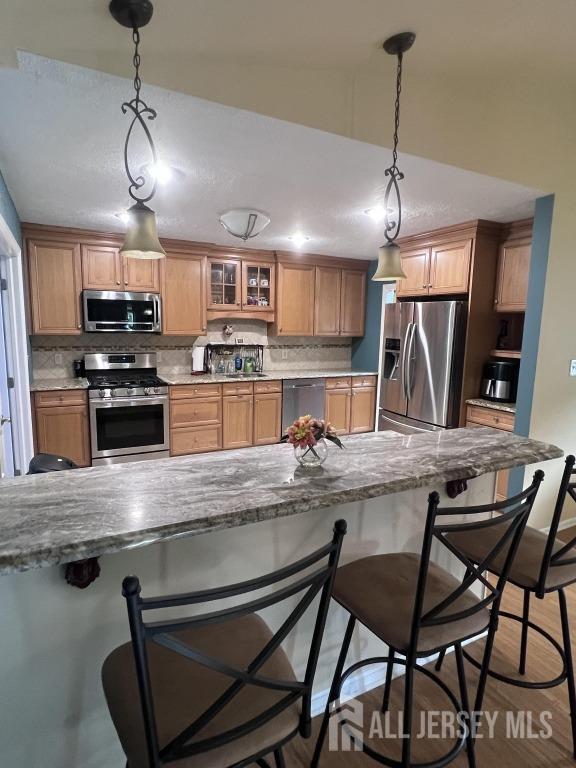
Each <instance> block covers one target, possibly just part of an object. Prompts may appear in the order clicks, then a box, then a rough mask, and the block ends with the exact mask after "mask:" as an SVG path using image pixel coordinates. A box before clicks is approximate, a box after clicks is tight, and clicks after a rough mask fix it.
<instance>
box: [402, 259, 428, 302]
mask: <svg viewBox="0 0 576 768" xmlns="http://www.w3.org/2000/svg"><path fill="white" fill-rule="evenodd" d="M402 269H403V270H404V274H405V275H406V277H405V278H404V279H402V280H398V282H397V286H396V295H397V296H427V295H428V282H429V280H428V278H429V275H430V248H417V249H415V250H411V251H403V252H402Z"/></svg>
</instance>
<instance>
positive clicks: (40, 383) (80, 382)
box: [30, 379, 88, 392]
mask: <svg viewBox="0 0 576 768" xmlns="http://www.w3.org/2000/svg"><path fill="white" fill-rule="evenodd" d="M53 389H88V379H36V380H35V381H31V382H30V392H49V391H50V390H53Z"/></svg>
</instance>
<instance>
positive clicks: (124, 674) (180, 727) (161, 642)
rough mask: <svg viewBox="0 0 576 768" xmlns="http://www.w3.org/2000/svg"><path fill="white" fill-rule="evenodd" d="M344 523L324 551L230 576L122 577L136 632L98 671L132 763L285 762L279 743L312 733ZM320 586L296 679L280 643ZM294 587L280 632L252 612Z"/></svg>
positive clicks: (215, 766)
mask: <svg viewBox="0 0 576 768" xmlns="http://www.w3.org/2000/svg"><path fill="white" fill-rule="evenodd" d="M345 533H346V523H345V522H344V521H343V520H338V521H337V522H336V524H335V526H334V535H333V538H332V541H331V542H329V543H328V544H326V545H325V546H323V547H322V548H320V549H318V550H317V551H316V552H313V553H312V554H310V555H308V556H307V557H304V558H303V559H301V560H299V561H298V562H295V563H293V564H291V565H288V566H285V567H284V568H281V569H280V570H278V571H275V572H273V573H269V574H267V575H266V576H263V577H260V578H255V579H251V580H249V581H245V582H242V583H238V584H234V585H232V586H227V587H218V588H215V589H207V590H203V591H200V592H190V593H187V594H178V595H170V596H166V597H148V598H142V597H141V596H140V583H139V581H138V579H137V578H136V577H135V576H128V577H127V578H125V579H124V581H123V583H122V594H123V595H124V597H125V598H126V603H127V607H128V619H129V623H130V634H131V638H132V641H131V642H130V643H126V644H124V645H122V646H120V647H118V648H116V649H115V650H114V651H112V653H111V654H110V655H109V656H108V657H107V659H106V660H105V662H104V665H103V667H102V682H103V686H104V693H105V696H106V701H107V703H108V708H109V710H110V714H111V716H112V720H113V722H114V725H115V727H116V731H117V733H118V737H119V739H120V742H121V744H122V748H123V749H124V753H125V754H126V757H127V764H126V765H127V768H159V766H163V765H172V764H174V765H176V766H178V768H200V767H201V768H224V766H230V767H232V766H234V768H240V766H247V765H249V764H251V763H256V764H257V765H259V766H262V767H263V768H268V763H267V762H266V760H265V757H266V756H267V755H273V756H274V759H275V763H276V766H277V768H283V767H284V758H283V754H282V747H283V746H284V745H285V744H286V743H287V742H289V741H290V740H291V739H292V738H293V737H294V736H296V735H297V734H298V733H299V734H300V735H301V736H303V737H305V738H308V737H309V736H310V730H311V716H310V705H311V695H312V683H313V679H314V674H315V671H316V665H317V662H318V655H319V652H320V644H321V642H322V635H323V632H324V626H325V623H326V615H327V612H328V605H329V602H330V593H331V591H332V587H333V582H334V577H335V575H336V568H337V565H338V559H339V557H340V550H341V547H342V540H343V537H344V535H345ZM282 582H286V583H285V584H284V585H282ZM268 587H275V589H274V590H273V591H272V592H268V593H266V594H265V595H264V596H260V597H255V598H254V599H248V598H244V602H242V603H241V604H238V605H234V606H232V607H226V608H222V609H220V610H212V611H210V612H208V613H201V614H200V615H195V616H192V617H186V618H180V617H178V618H172V619H165V620H163V621H149V622H145V621H144V618H143V614H144V613H145V612H146V611H155V610H158V609H169V608H177V609H181V608H182V607H184V606H191V605H200V604H204V603H212V602H214V601H218V600H223V599H225V598H229V597H237V596H239V595H243V596H244V595H245V596H248V595H250V593H253V592H257V591H259V590H262V589H264V588H268ZM317 595H320V599H319V601H318V607H317V609H316V618H315V624H314V630H313V634H312V637H311V640H310V648H309V653H308V660H307V666H306V671H305V674H304V676H303V678H304V679H303V680H299V679H298V678H297V676H296V674H295V673H294V670H293V669H292V666H291V664H290V662H289V661H288V658H287V656H286V655H285V653H284V651H283V650H282V648H281V643H282V642H283V641H284V640H285V639H286V637H287V636H288V635H289V634H290V632H291V631H292V630H293V629H294V627H295V626H296V625H297V624H298V622H299V621H300V619H301V618H302V616H303V615H304V614H305V613H306V611H307V609H308V608H309V607H310V605H311V603H312V602H313V600H314V598H315V597H316V596H317ZM297 596H299V598H298V602H297V604H296V606H295V607H292V604H291V605H290V609H289V614H288V616H287V618H286V619H285V621H283V623H282V624H281V626H280V628H279V629H278V631H277V632H275V633H274V632H272V630H271V629H270V628H269V627H268V625H267V624H266V623H265V621H264V620H263V619H262V618H260V616H258V614H257V613H256V611H260V610H262V609H264V608H268V607H270V606H273V605H278V604H281V603H282V602H283V601H286V600H289V599H293V598H296V597H297ZM246 600H247V601H246ZM179 616H181V611H180V612H179Z"/></svg>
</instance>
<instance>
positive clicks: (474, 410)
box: [466, 405, 514, 432]
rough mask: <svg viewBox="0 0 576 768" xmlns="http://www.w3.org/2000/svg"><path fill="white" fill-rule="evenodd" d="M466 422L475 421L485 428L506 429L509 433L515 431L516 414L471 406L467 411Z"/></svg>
mask: <svg viewBox="0 0 576 768" xmlns="http://www.w3.org/2000/svg"><path fill="white" fill-rule="evenodd" d="M466 421H467V422H468V421H473V422H475V423H476V424H479V425H481V426H484V427H494V428H495V429H504V430H506V431H507V432H513V431H514V414H513V413H507V412H506V411H497V410H496V409H494V408H481V407H479V406H476V405H469V406H468V408H467V409H466Z"/></svg>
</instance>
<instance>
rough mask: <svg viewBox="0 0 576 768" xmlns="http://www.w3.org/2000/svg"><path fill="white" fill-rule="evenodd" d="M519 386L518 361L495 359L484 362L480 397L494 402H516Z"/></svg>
mask: <svg viewBox="0 0 576 768" xmlns="http://www.w3.org/2000/svg"><path fill="white" fill-rule="evenodd" d="M517 388H518V362H517V361H515V360H497V361H495V360H493V361H491V362H489V363H485V364H484V372H483V375H482V387H481V392H480V397H483V398H485V399H486V400H492V402H494V403H514V402H516V390H517Z"/></svg>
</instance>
